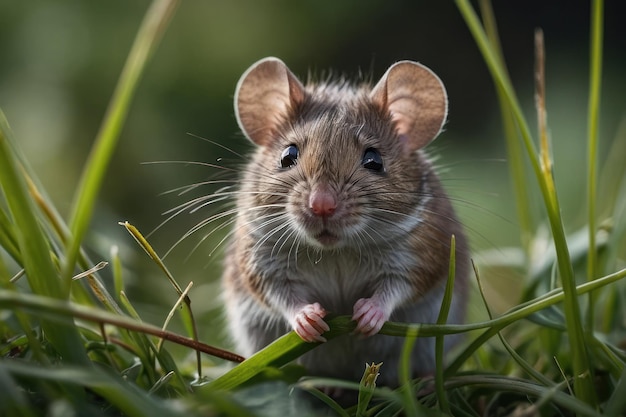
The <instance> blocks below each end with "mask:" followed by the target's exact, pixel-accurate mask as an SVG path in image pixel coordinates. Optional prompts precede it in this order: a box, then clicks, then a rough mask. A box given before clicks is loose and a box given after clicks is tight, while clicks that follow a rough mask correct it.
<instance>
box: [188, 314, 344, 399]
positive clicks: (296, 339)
mask: <svg viewBox="0 0 626 417" xmlns="http://www.w3.org/2000/svg"><path fill="white" fill-rule="evenodd" d="M327 323H328V325H329V326H330V330H329V331H328V332H326V333H324V337H325V338H326V339H327V340H331V339H333V338H335V337H337V336H339V335H341V334H344V333H348V332H351V331H352V330H354V327H355V323H354V322H353V321H352V320H351V318H350V317H348V316H341V317H334V318H332V319H329V320H328V321H327ZM317 345H318V343H307V342H304V341H303V340H302V339H300V336H298V335H297V334H296V333H295V332H293V331H292V332H289V333H287V334H286V335H284V336H283V337H281V338H279V339H277V340H276V341H274V342H273V343H272V344H270V345H269V346H267V347H266V348H265V349H263V350H261V351H259V352H257V353H256V354H254V355H253V356H251V357H250V358H248V359H246V360H245V361H244V362H243V363H241V364H239V365H237V366H236V367H235V368H233V369H231V370H230V371H228V372H227V373H225V374H224V375H222V376H220V377H219V378H216V379H215V380H213V381H211V382H210V383H208V384H206V385H204V386H202V387H200V388H198V389H200V390H209V391H212V390H230V389H233V388H236V387H238V386H241V385H243V384H245V383H246V382H248V381H249V380H251V379H252V378H254V377H255V376H257V375H259V374H261V373H262V372H263V371H264V370H265V369H266V368H268V367H281V366H283V365H286V364H288V363H289V362H291V361H293V360H294V359H296V358H298V357H300V356H302V355H303V354H305V353H306V352H308V351H309V350H311V349H314V348H315V346H317Z"/></svg>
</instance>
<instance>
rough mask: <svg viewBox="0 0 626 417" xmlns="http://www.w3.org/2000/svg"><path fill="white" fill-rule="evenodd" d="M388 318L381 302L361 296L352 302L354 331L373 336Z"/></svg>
mask: <svg viewBox="0 0 626 417" xmlns="http://www.w3.org/2000/svg"><path fill="white" fill-rule="evenodd" d="M388 318H389V315H388V314H387V313H386V312H385V309H384V308H383V306H382V304H381V303H380V302H379V301H378V300H376V299H374V298H361V299H360V300H358V301H357V302H356V303H355V304H354V314H353V315H352V320H354V321H356V329H354V332H355V333H360V334H362V335H363V336H373V335H375V334H376V333H378V332H379V331H380V328H381V327H383V324H385V322H386V321H387V319H388Z"/></svg>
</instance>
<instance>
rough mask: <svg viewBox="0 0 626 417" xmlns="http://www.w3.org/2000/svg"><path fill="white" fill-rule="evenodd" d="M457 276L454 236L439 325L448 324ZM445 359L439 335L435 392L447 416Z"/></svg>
mask: <svg viewBox="0 0 626 417" xmlns="http://www.w3.org/2000/svg"><path fill="white" fill-rule="evenodd" d="M455 276H456V239H455V237H454V235H452V237H451V239H450V262H449V265H448V280H447V281H446V289H445V292H444V297H443V300H442V302H441V308H440V309H439V316H438V317H437V324H446V322H447V321H448V313H449V312H450V305H451V304H452V293H453V291H454V278H455ZM443 357H444V337H443V335H439V336H437V337H436V338H435V392H436V394H437V399H438V401H439V408H440V409H441V411H442V412H443V413H445V414H451V412H450V404H449V403H448V398H447V396H446V390H445V389H444V375H443V371H444V369H443V367H444V364H443Z"/></svg>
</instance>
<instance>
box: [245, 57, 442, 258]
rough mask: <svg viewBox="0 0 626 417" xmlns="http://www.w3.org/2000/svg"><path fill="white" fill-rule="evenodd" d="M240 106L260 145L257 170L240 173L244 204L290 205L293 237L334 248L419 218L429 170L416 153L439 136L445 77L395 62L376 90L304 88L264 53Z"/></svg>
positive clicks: (247, 128) (248, 77)
mask: <svg viewBox="0 0 626 417" xmlns="http://www.w3.org/2000/svg"><path fill="white" fill-rule="evenodd" d="M235 112H236V116H237V122H238V123H239V126H240V128H241V130H242V131H243V132H244V134H245V135H246V136H247V137H248V139H250V140H251V141H252V142H253V143H255V144H256V145H258V146H259V148H258V149H257V153H256V155H255V158H254V159H253V162H252V164H253V165H254V171H255V172H254V173H250V172H248V177H247V178H246V179H244V184H245V183H247V184H248V185H249V186H252V185H251V184H253V188H254V189H252V190H250V192H248V193H247V194H248V195H253V196H254V197H250V198H253V199H254V201H247V204H248V205H249V206H254V207H268V209H269V208H270V207H271V208H272V209H273V210H279V209H277V207H285V211H286V213H285V215H286V216H288V217H287V218H286V219H285V220H288V223H289V224H293V225H296V229H297V232H298V233H295V235H298V236H303V237H304V238H305V239H306V240H307V241H308V242H310V243H312V244H313V245H315V246H317V247H322V248H328V247H338V246H341V245H344V244H346V242H349V241H350V236H352V237H354V236H356V235H358V234H359V233H361V234H362V233H363V230H364V228H365V229H369V230H372V229H373V228H374V227H375V226H376V227H377V228H380V227H384V225H385V224H389V223H390V222H391V223H394V222H395V223H402V221H404V222H405V223H407V225H406V227H398V228H397V230H398V231H401V230H406V229H407V228H408V227H409V225H408V223H411V224H412V223H415V222H417V221H419V219H417V218H415V217H414V215H413V213H414V212H415V210H416V206H417V205H418V204H419V202H420V196H419V195H418V194H419V193H418V192H417V191H418V190H419V189H420V181H423V178H425V177H426V176H425V175H423V174H424V171H425V170H429V169H430V168H429V166H428V164H427V163H426V162H425V161H424V158H423V157H421V156H419V155H417V154H416V151H418V150H419V149H421V148H423V147H424V146H426V145H427V144H428V143H429V142H430V141H432V140H433V139H434V138H435V137H436V136H437V135H438V134H439V132H440V131H441V128H442V126H443V124H444V122H445V119H446V114H447V97H446V92H445V89H444V87H443V84H442V83H441V81H440V80H439V78H438V77H437V76H436V75H435V74H434V73H433V72H432V71H430V70H429V69H428V68H426V67H424V66H422V65H420V64H417V63H415V62H411V61H401V62H398V63H396V64H394V65H393V66H391V67H390V68H389V69H388V70H387V72H386V73H385V75H383V77H382V78H381V79H380V81H379V82H378V83H377V84H376V85H375V86H374V87H373V88H371V87H353V86H351V85H348V84H347V83H345V82H338V83H322V84H320V85H307V86H306V87H305V86H304V85H303V84H302V83H301V82H300V81H299V80H298V79H297V78H296V76H295V75H294V74H293V73H292V72H291V71H290V70H289V69H288V68H287V67H286V66H285V64H284V63H283V62H282V61H280V60H279V59H276V58H265V59H263V60H261V61H259V62H257V63H255V64H254V65H253V66H252V67H250V68H249V69H248V70H247V71H246V72H245V73H244V74H243V76H242V77H241V79H240V80H239V83H238V84H237V90H236V93H235ZM248 170H250V168H248ZM261 178H263V179H261ZM357 184H358V185H357ZM279 188H282V189H280V190H279ZM265 214H266V215H267V213H265ZM394 214H395V215H396V217H397V218H393V215H394ZM276 216H280V213H277V214H276ZM277 218H279V217H277ZM365 219H375V220H371V221H369V223H368V220H365ZM399 219H400V220H399ZM401 219H404V220H401ZM407 219H408V220H407ZM376 221H378V224H377V225H374V224H373V223H376ZM261 229H262V228H261ZM370 235H371V233H370ZM276 236H280V235H279V234H277V235H276ZM381 236H382V235H381ZM389 236H390V237H391V236H393V234H389ZM361 240H362V239H361Z"/></svg>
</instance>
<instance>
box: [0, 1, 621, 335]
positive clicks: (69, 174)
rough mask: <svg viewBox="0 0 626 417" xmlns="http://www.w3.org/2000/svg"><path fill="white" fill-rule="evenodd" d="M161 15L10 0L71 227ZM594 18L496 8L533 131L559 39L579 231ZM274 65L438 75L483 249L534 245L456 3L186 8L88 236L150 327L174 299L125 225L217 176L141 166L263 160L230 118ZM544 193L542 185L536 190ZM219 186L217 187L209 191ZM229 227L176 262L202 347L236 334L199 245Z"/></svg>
mask: <svg viewBox="0 0 626 417" xmlns="http://www.w3.org/2000/svg"><path fill="white" fill-rule="evenodd" d="M148 6H149V2H148V1H146V0H141V1H140V0H135V1H128V0H108V1H80V0H57V1H48V0H30V1H17V0H13V1H9V0H0V108H2V110H3V111H4V112H5V113H6V116H7V118H8V120H9V123H10V124H11V126H12V128H13V130H14V133H15V136H16V138H17V139H18V141H19V144H20V146H21V149H22V150H23V152H24V153H25V155H26V156H27V159H28V160H29V161H30V163H31V165H32V166H33V168H34V170H35V171H36V172H37V173H38V175H39V177H40V180H41V182H42V183H43V185H44V186H45V188H46V189H47V191H48V193H49V194H50V196H51V198H52V200H53V201H54V202H55V204H56V206H57V207H58V209H59V210H60V211H61V212H62V213H63V214H64V215H67V212H68V210H69V208H70V205H71V201H72V196H73V193H74V191H75V189H76V186H77V181H78V178H79V176H80V173H81V170H82V168H83V164H84V162H85V160H86V157H87V153H88V151H89V149H90V146H91V145H92V142H93V139H94V137H95V135H96V133H97V130H98V127H99V124H100V122H101V120H102V117H103V115H104V113H105V111H106V106H107V103H108V101H109V99H110V96H111V94H112V91H113V88H114V86H115V83H116V80H117V78H118V76H119V73H120V70H121V68H122V66H123V64H124V60H125V58H126V56H127V54H128V51H129V49H130V45H131V43H132V41H133V38H134V36H135V34H136V31H137V29H138V27H139V24H140V22H141V19H142V17H143V14H144V13H145V11H146V9H147V8H148ZM589 9H590V5H589V3H588V2H586V1H539V0H531V1H515V2H511V1H494V10H495V14H496V18H497V20H498V25H499V28H500V34H501V41H502V46H503V49H504V52H505V56H506V59H507V62H508V67H509V70H510V72H511V76H512V79H513V82H514V85H515V86H516V87H517V89H518V91H519V95H520V99H521V101H522V103H523V104H524V107H525V109H526V114H527V115H528V116H529V117H528V118H529V120H534V116H532V115H533V114H534V104H533V65H534V64H533V32H534V30H535V28H538V27H541V28H543V30H544V34H545V39H546V53H547V69H546V74H547V75H546V78H547V106H548V116H549V119H548V122H549V124H550V128H551V134H552V140H553V148H554V154H555V171H556V177H557V184H558V186H559V194H560V197H561V200H562V203H563V211H564V212H563V215H564V219H565V222H566V228H567V230H568V231H569V232H573V231H575V230H576V229H577V228H579V227H581V226H582V225H583V224H584V222H585V221H584V216H583V215H584V201H585V198H584V189H585V188H584V187H585V181H586V180H585V169H586V131H587V124H586V108H587V90H588V80H587V76H588V72H589V70H588V54H589V53H588V43H589V41H588V39H589ZM605 11H606V13H605V15H606V19H605V49H604V57H605V61H604V73H603V74H604V84H603V92H602V116H601V141H602V142H601V152H600V160H601V161H602V160H603V159H604V158H605V156H606V153H607V152H608V149H609V146H610V143H611V142H612V141H613V140H614V138H615V137H616V136H617V135H619V134H621V136H624V134H625V132H626V127H625V126H624V115H625V110H626V29H625V27H624V24H623V22H624V16H625V13H626V6H625V5H624V3H623V2H621V1H618V0H613V1H607V2H606V7H605ZM270 55H273V56H277V57H280V58H281V59H283V60H284V61H285V62H286V63H287V65H288V66H289V67H290V68H291V69H292V70H293V71H294V72H295V73H296V74H298V75H299V76H300V77H301V78H303V79H306V77H307V74H308V73H309V72H312V73H313V74H320V73H323V72H325V71H328V70H330V69H332V70H333V71H334V72H335V73H337V74H344V75H347V76H349V77H354V78H357V77H359V75H360V74H365V76H371V78H372V79H374V80H376V79H378V78H379V77H380V76H381V75H382V73H383V72H384V71H385V70H386V68H387V67H388V66H389V65H391V64H392V63H393V62H395V61H397V60H401V59H412V60H416V61H420V62H422V63H424V64H425V65H427V66H429V67H430V68H431V69H433V70H434V71H435V72H436V73H437V74H438V75H439V76H440V77H441V79H442V80H443V81H444V83H445V84H446V86H447V89H448V95H449V99H450V112H449V121H448V124H447V125H446V131H445V132H444V133H443V134H442V135H441V136H440V137H439V138H438V139H437V141H436V142H435V143H434V144H433V145H432V146H431V148H430V150H431V151H432V153H434V154H437V155H439V156H440V158H439V160H438V163H439V164H440V165H441V166H442V167H444V168H445V169H444V170H443V173H442V176H443V177H444V181H445V184H446V186H447V187H448V190H449V191H450V193H451V194H453V195H454V196H455V198H457V199H458V202H457V208H458V209H459V212H460V214H461V217H462V219H463V222H464V223H465V224H466V226H467V228H468V233H469V236H470V238H471V240H472V245H473V247H474V249H475V250H476V251H478V250H480V249H492V248H498V249H502V248H504V247H506V246H509V245H517V244H518V243H519V234H518V228H517V226H516V214H515V208H514V202H513V200H512V193H511V187H510V183H509V178H508V167H507V164H506V160H505V159H506V151H505V148H504V139H503V138H502V134H501V124H500V113H499V108H498V104H497V101H496V96H495V92H494V88H493V86H492V83H491V80H490V77H489V74H488V72H487V69H486V67H485V64H484V62H483V60H482V58H481V56H480V54H479V52H478V49H477V47H476V46H475V44H474V41H473V39H472V38H471V36H470V33H469V31H468V29H467V27H466V26H465V24H464V22H463V21H462V19H461V17H460V15H459V13H458V11H457V9H456V7H455V5H454V3H453V2H452V1H434V0H431V1H410V0H403V1H400V0H398V1H354V0H349V1H330V0H323V1H287V0H283V1H254V0H241V1H183V2H181V5H180V7H179V9H178V10H177V13H176V15H175V16H174V19H173V22H172V24H171V26H170V27H169V29H168V31H167V32H166V35H165V38H164V39H163V41H162V43H161V45H160V46H159V48H158V50H157V51H156V53H155V55H154V56H153V59H152V61H151V62H150V63H149V66H148V70H147V72H146V74H145V76H144V78H143V80H142V82H141V84H140V87H139V90H138V92H137V95H136V97H135V100H134V102H133V106H132V108H131V111H130V115H129V118H128V120H127V123H126V126H125V128H124V130H123V132H122V137H121V140H120V143H119V147H118V150H117V152H116V154H115V156H114V158H113V160H112V165H111V167H110V171H109V175H108V177H107V181H106V183H105V186H104V189H103V190H102V193H101V198H100V203H99V205H98V209H97V213H96V215H95V218H94V221H93V227H92V231H91V235H90V250H91V251H92V253H93V259H95V260H101V259H104V260H107V259H109V250H110V248H111V246H112V245H118V246H119V247H120V253H121V255H122V258H123V260H124V265H125V267H126V269H127V270H126V271H125V278H126V284H127V287H128V292H129V295H130V298H131V300H134V301H138V302H139V303H140V304H141V305H142V311H143V314H144V315H145V316H144V317H145V318H146V319H147V320H148V321H153V322H157V323H158V322H161V321H162V320H163V318H164V317H165V315H166V314H167V308H164V306H168V305H171V304H172V303H173V301H174V300H175V299H176V295H175V293H174V291H173V290H171V288H170V287H169V284H168V283H167V281H166V279H165V278H164V277H163V276H162V275H161V273H160V272H159V271H158V270H157V268H156V267H155V266H154V265H153V264H152V263H151V262H150V261H149V260H148V259H147V257H146V256H145V255H144V253H143V252H142V250H141V249H140V248H138V247H137V246H136V245H135V244H134V243H133V242H132V240H131V238H130V237H129V236H128V235H127V234H126V232H125V230H124V229H123V228H121V227H120V226H118V225H117V222H118V221H121V220H129V221H130V222H131V223H133V224H134V225H135V226H137V227H138V228H139V229H140V230H141V231H142V232H144V234H146V233H148V232H150V231H151V230H153V229H155V228H156V227H157V226H158V225H159V224H160V223H161V222H162V221H163V220H165V218H166V216H164V215H163V213H164V212H165V211H166V210H168V209H170V208H172V207H175V206H176V205H178V204H181V203H184V202H185V201H187V200H188V199H189V198H191V196H192V195H191V194H189V195H183V196H180V195H177V194H176V193H173V194H167V195H161V194H162V193H164V192H166V191H168V190H171V189H174V188H176V187H180V186H184V185H187V184H191V183H195V182H199V181H203V180H206V179H207V178H209V177H211V176H214V175H216V174H218V171H219V170H217V169H210V168H207V167H198V166H191V165H189V166H186V165H184V164H143V163H145V162H155V161H174V160H175V161H203V162H207V163H219V164H220V165H224V166H230V167H233V166H237V164H241V163H242V162H243V161H242V160H240V159H238V158H236V157H234V156H233V155H232V154H230V153H229V152H227V151H225V150H224V149H222V148H220V147H219V146H216V145H214V144H211V143H208V142H207V141H203V140H200V139H198V138H195V137H193V136H190V135H189V133H191V134H193V135H197V136H200V137H203V138H207V139H210V140H212V141H215V142H218V143H220V144H223V145H225V146H227V147H229V148H231V149H233V150H234V151H236V152H242V151H244V152H245V151H246V150H248V149H250V145H249V144H248V143H247V141H246V140H245V139H244V138H243V136H242V135H241V134H240V133H239V132H238V129H237V125H236V122H235V118H234V115H233V110H232V98H233V93H234V88H235V84H236V82H237V80H238V78H239V76H240V75H241V74H242V72H243V71H244V70H245V69H246V68H247V67H248V66H249V65H251V64H252V63H253V62H255V61H256V60H258V59H260V58H262V57H265V56H270ZM620 124H621V125H620ZM620 126H621V127H620ZM620 131H621V133H619V132H620ZM220 158H223V159H220ZM624 159H625V160H626V155H625V156H624ZM231 178H232V177H231ZM529 188H530V189H531V190H534V188H535V183H534V180H533V179H530V180H529ZM212 190H213V188H210V187H202V188H200V189H199V190H196V191H195V192H196V194H194V195H201V194H206V193H209V192H211V191H212ZM532 192H534V191H532ZM536 201H537V202H536V209H535V213H533V215H534V216H535V217H536V218H540V216H543V212H542V209H541V207H542V205H541V201H540V200H539V198H537V199H536ZM212 213H214V209H211V208H206V209H203V210H201V211H200V212H198V213H194V214H187V213H183V214H181V215H180V216H178V217H177V218H175V219H173V220H172V221H171V222H169V223H168V224H167V225H166V226H165V227H163V228H160V229H159V230H157V231H156V232H155V233H154V234H152V235H151V236H150V242H151V243H152V244H153V246H154V247H155V248H156V249H157V251H158V252H159V253H161V254H163V253H165V252H166V251H167V250H168V249H169V248H170V247H172V245H174V244H175V243H176V242H177V241H178V239H179V238H180V237H181V236H182V235H183V234H184V233H185V232H186V231H187V230H189V229H190V228H191V227H192V226H193V225H194V224H196V223H197V222H199V221H200V220H202V219H203V218H206V217H208V216H209V215H210V214H212ZM215 226H217V225H209V226H208V227H207V228H205V229H203V230H202V231H200V232H199V233H198V234H197V235H194V236H192V237H191V238H189V239H186V240H185V241H183V242H182V243H181V244H180V245H179V246H178V247H176V248H175V249H174V250H173V251H172V252H171V253H170V254H169V255H168V257H167V258H166V263H167V265H168V266H169V268H170V269H171V270H172V272H173V273H174V275H175V276H176V277H177V278H178V280H179V282H181V283H183V284H185V283H187V282H188V281H190V280H192V281H194V283H195V286H194V289H193V290H192V292H191V298H192V301H193V302H194V304H193V307H194V311H195V312H196V315H197V316H199V317H200V318H201V320H203V323H207V324H206V325H204V324H203V326H201V327H202V329H201V333H202V334H201V336H202V337H203V338H204V339H211V338H212V337H213V335H214V333H215V334H219V329H220V328H221V326H220V325H219V324H217V322H216V320H217V321H219V317H217V316H216V315H215V314H214V313H215V312H217V311H219V298H218V294H219V284H218V283H217V280H216V278H218V277H219V273H220V266H219V265H220V264H219V258H220V253H219V251H217V252H216V254H215V255H214V256H211V257H209V254H210V253H211V252H212V251H213V250H214V248H215V247H216V245H217V244H218V242H219V240H220V239H221V237H222V236H223V233H216V234H215V235H212V237H211V238H210V239H207V240H206V241H204V242H202V243H200V244H199V246H198V247H197V249H196V250H195V251H193V249H194V247H195V246H196V245H197V244H198V242H199V241H200V239H201V238H202V237H203V236H204V235H206V233H208V232H209V231H211V230H212V228H213V227H215ZM476 257H477V259H478V260H479V261H480V255H476ZM103 275H104V276H105V278H106V277H108V273H107V272H106V271H105V272H104V273H103ZM497 279H501V280H504V285H503V284H502V282H500V286H502V287H507V286H509V284H514V282H512V281H513V280H514V278H512V277H510V276H508V277H507V276H504V277H497ZM497 279H495V281H497ZM493 280H494V278H492V281H493ZM497 286H498V285H496V287H497ZM216 317H217V318H216ZM216 329H217V330H216Z"/></svg>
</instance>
